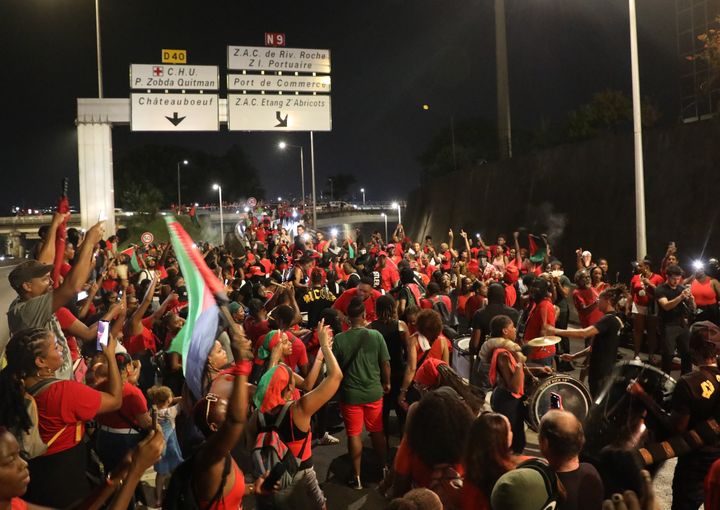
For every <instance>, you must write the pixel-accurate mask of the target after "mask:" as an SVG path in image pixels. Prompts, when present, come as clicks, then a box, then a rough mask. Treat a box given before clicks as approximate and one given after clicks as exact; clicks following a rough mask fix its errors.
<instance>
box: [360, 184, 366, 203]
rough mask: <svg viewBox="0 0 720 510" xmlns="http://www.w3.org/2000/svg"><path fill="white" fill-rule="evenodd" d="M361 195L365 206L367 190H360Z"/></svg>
mask: <svg viewBox="0 0 720 510" xmlns="http://www.w3.org/2000/svg"><path fill="white" fill-rule="evenodd" d="M360 193H362V196H363V205H365V188H360Z"/></svg>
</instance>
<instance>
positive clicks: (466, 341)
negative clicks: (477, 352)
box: [455, 336, 470, 353]
mask: <svg viewBox="0 0 720 510" xmlns="http://www.w3.org/2000/svg"><path fill="white" fill-rule="evenodd" d="M455 345H456V346H457V348H458V350H459V351H464V352H465V353H467V352H469V351H470V337H469V336H461V337H460V338H457V339H456V340H455Z"/></svg>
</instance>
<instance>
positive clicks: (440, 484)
mask: <svg viewBox="0 0 720 510" xmlns="http://www.w3.org/2000/svg"><path fill="white" fill-rule="evenodd" d="M427 488H428V489H430V490H431V491H433V492H434V493H435V494H437V495H438V497H439V498H440V501H441V502H442V504H443V508H444V509H445V510H459V509H460V508H462V492H463V477H462V476H461V475H460V473H458V472H457V470H456V469H455V468H454V467H453V466H452V465H451V464H438V465H436V466H434V467H433V470H432V473H431V474H430V483H428V486H427Z"/></svg>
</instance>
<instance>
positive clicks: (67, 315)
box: [55, 303, 122, 361]
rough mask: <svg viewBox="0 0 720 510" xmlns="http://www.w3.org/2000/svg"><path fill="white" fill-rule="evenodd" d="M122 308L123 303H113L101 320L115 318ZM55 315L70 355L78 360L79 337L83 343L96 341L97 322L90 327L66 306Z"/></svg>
mask: <svg viewBox="0 0 720 510" xmlns="http://www.w3.org/2000/svg"><path fill="white" fill-rule="evenodd" d="M121 308H122V305H121V303H113V304H112V305H111V306H110V308H109V309H108V311H107V312H106V313H105V315H103V316H102V317H100V320H101V321H111V320H113V319H114V318H116V317H117V316H118V313H119V312H120V309H121ZM55 316H56V317H57V318H58V322H59V323H60V327H61V328H62V331H63V333H64V334H65V339H66V340H67V343H68V347H70V355H71V356H72V359H73V361H77V360H78V359H80V346H78V342H77V338H79V339H80V341H81V343H82V341H88V342H94V341H95V339H96V337H97V331H98V325H97V322H96V323H95V324H93V325H92V326H90V327H88V326H86V325H85V323H83V322H82V321H81V320H80V319H78V318H77V317H75V315H74V314H73V313H72V312H71V311H70V310H69V309H67V308H66V307H64V306H63V307H60V308H58V310H57V312H55ZM76 337H77V338H76Z"/></svg>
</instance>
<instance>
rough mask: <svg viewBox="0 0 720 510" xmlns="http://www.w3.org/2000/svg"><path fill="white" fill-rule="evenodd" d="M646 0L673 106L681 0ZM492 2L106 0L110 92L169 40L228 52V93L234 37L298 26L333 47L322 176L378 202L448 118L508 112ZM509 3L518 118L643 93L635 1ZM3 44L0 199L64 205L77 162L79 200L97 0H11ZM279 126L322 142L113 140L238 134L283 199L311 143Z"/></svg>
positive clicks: (658, 86)
mask: <svg viewBox="0 0 720 510" xmlns="http://www.w3.org/2000/svg"><path fill="white" fill-rule="evenodd" d="M637 3H638V19H639V38H640V68H641V86H642V94H643V95H644V96H650V97H652V98H653V99H654V100H655V101H656V103H658V104H659V105H660V107H661V108H662V110H663V113H664V115H665V117H666V119H667V118H671V119H674V118H675V117H676V116H677V112H678V109H679V108H678V100H677V95H678V94H677V93H678V78H677V50H676V39H675V11H674V1H673V0H637ZM251 4H252V5H251ZM492 7H493V1H492V0H412V1H411V0H404V1H399V0H386V1H375V0H366V1H356V0H351V1H343V0H335V1H312V2H310V1H298V0H295V1H289V2H271V1H265V2H241V1H238V0H206V1H203V2H201V1H189V0H100V15H101V25H102V26H101V32H102V49H103V73H104V80H103V83H104V89H105V90H104V91H105V97H128V93H129V87H128V66H129V64H131V63H138V64H156V63H157V64H159V63H160V52H161V49H163V48H181V49H186V50H187V51H188V60H189V63H190V64H198V65H199V64H205V65H219V66H220V82H221V86H222V88H221V91H220V95H221V97H225V90H224V84H225V62H226V58H227V57H226V46H227V45H228V44H232V45H247V46H262V45H263V33H264V32H266V31H271V32H284V33H285V34H286V35H287V41H288V42H287V46H288V47H292V48H329V49H330V50H331V55H332V59H331V60H332V80H333V82H332V88H333V91H332V105H333V131H332V132H330V133H317V134H316V137H315V150H316V169H317V180H318V186H319V187H322V184H321V183H322V182H323V181H324V180H325V179H324V178H326V177H327V176H329V175H332V174H336V173H352V174H354V175H355V176H356V178H357V188H358V189H359V188H360V187H363V186H364V187H365V188H366V189H367V198H368V200H377V199H393V198H397V197H403V196H405V195H406V193H407V191H409V190H410V189H412V188H414V187H415V186H416V185H417V184H418V180H419V172H420V166H419V164H418V162H417V157H418V155H419V154H420V153H421V152H422V150H423V149H424V147H425V146H426V144H427V142H428V141H429V139H430V138H431V137H432V135H433V134H434V133H436V132H437V131H438V130H440V129H441V128H442V127H443V126H446V125H447V124H448V123H449V118H450V116H452V115H454V116H455V118H456V119H460V118H463V117H478V116H479V117H484V118H487V119H489V120H491V121H492V122H494V119H495V108H496V107H495V59H494V22H493V9H492ZM507 9H508V47H509V53H510V57H509V65H510V86H511V107H512V112H513V127H514V128H516V129H527V130H532V129H533V128H535V127H536V126H537V125H538V123H539V121H540V119H543V118H545V119H559V118H562V117H564V116H565V114H566V112H567V111H568V110H571V109H573V108H576V107H577V106H578V105H579V104H581V103H583V102H587V101H589V100H590V98H591V96H592V94H593V93H594V92H597V91H600V90H602V89H604V88H617V89H621V90H624V91H626V92H627V93H628V94H629V92H630V63H629V41H628V21H627V2H626V1H624V0H507ZM0 48H1V50H0V51H1V53H0V54H1V55H2V70H3V72H2V74H1V75H0V76H2V78H1V79H0V87H2V92H3V93H2V97H3V105H2V110H1V111H2V119H3V129H2V139H1V140H2V141H1V142H0V146H1V147H2V157H1V158H0V173H1V175H2V177H3V185H2V186H0V204H2V205H1V206H0V207H2V208H3V209H8V208H9V207H11V206H12V205H24V206H26V207H27V206H34V207H39V206H42V205H47V204H51V203H53V202H54V201H55V199H56V195H57V193H58V188H59V182H60V179H61V178H62V176H65V175H67V176H70V178H71V201H72V202H73V203H74V204H77V203H78V186H77V145H76V131H75V128H74V118H75V112H76V102H75V99H76V98H78V97H96V95H97V77H96V66H95V58H96V57H95V21H94V2H93V0H2V1H1V2H0ZM424 103H427V104H429V105H430V106H431V108H430V110H429V111H427V112H424V111H423V110H422V109H421V105H422V104H424ZM281 138H283V139H285V140H287V141H288V142H289V143H294V144H305V145H306V151H307V152H306V154H309V135H308V134H307V133H297V134H289V135H287V136H282V135H279V134H273V133H242V132H228V131H227V128H226V127H224V126H222V127H221V131H220V132H219V133H179V134H167V133H166V134H163V133H151V134H148V133H131V132H130V129H129V126H117V127H115V128H114V130H113V151H114V158H115V161H116V162H117V161H118V159H119V158H121V157H122V155H123V153H125V152H127V151H128V150H130V149H132V148H134V147H137V146H141V145H144V144H148V143H159V144H172V145H178V146H184V147H190V148H198V149H205V150H208V151H210V152H217V153H222V152H224V151H225V150H226V149H227V148H228V147H229V146H231V145H233V144H236V143H237V144H240V145H241V146H242V147H243V148H244V149H245V150H246V151H247V152H248V154H249V156H250V158H251V160H252V163H253V164H254V165H255V167H256V168H257V169H258V171H259V172H260V175H261V179H262V182H263V185H264V186H265V188H266V189H267V191H268V196H275V195H282V194H286V193H289V192H291V191H297V189H298V188H299V163H298V156H297V154H296V153H295V152H288V153H283V152H281V151H279V150H277V148H276V146H277V142H278V141H279V140H280V139H281ZM308 161H309V159H308ZM306 169H308V168H307V167H306ZM187 171H192V167H190V168H189V169H188V170H187ZM308 175H309V172H308ZM116 178H117V175H116ZM306 179H308V178H307V177H306ZM306 184H307V189H308V190H309V179H308V180H306ZM224 192H225V193H226V194H227V196H228V200H230V199H233V198H235V197H234V196H233V192H232V190H227V191H225V190H224ZM201 193H202V190H201ZM212 196H214V194H213V192H212V191H211V190H210V187H209V185H208V190H207V197H208V198H209V197H212ZM195 199H197V200H202V199H203V197H202V196H198V197H195Z"/></svg>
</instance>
